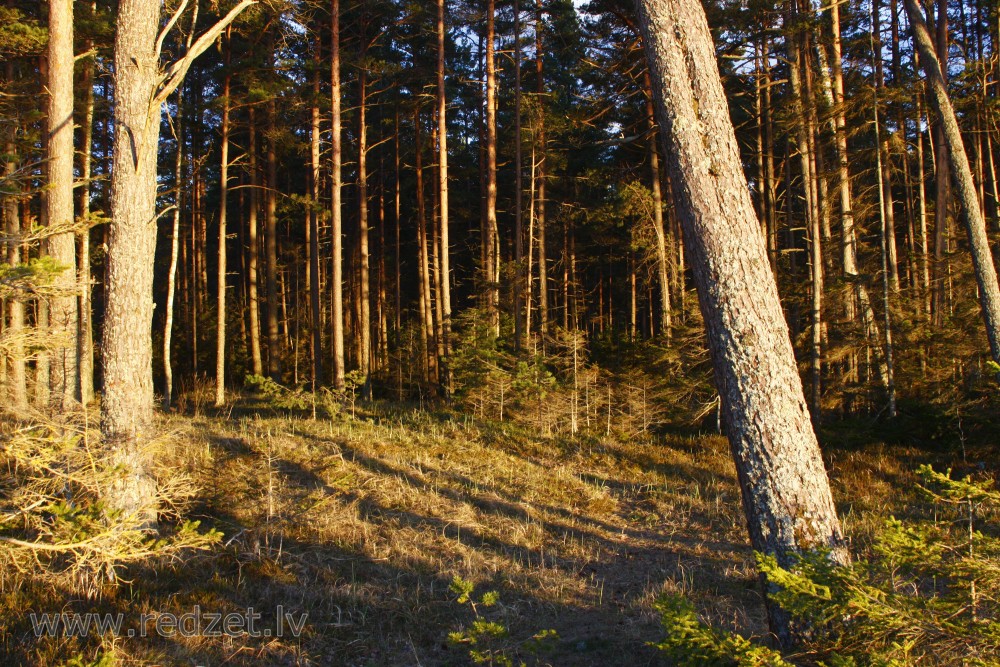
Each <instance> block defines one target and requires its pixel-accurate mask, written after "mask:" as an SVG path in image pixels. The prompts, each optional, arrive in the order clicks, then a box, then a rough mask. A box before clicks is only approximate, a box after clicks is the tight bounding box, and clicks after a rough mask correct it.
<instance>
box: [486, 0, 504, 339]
mask: <svg viewBox="0 0 1000 667" xmlns="http://www.w3.org/2000/svg"><path fill="white" fill-rule="evenodd" d="M495 26H496V1H495V0H487V2H486V230H485V231H486V234H485V236H484V238H483V243H484V244H485V250H486V254H485V265H484V267H483V268H484V273H483V275H484V279H485V282H486V311H487V314H488V317H489V321H490V328H491V329H492V331H493V335H494V336H499V335H500V284H499V280H500V276H499V275H497V271H496V267H497V263H498V261H499V256H498V252H497V250H498V247H497V243H498V239H497V109H496V105H497V99H496V98H497V93H496V88H497V72H496V53H495V41H496V34H495Z"/></svg>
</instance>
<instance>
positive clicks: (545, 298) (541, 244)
mask: <svg viewBox="0 0 1000 667" xmlns="http://www.w3.org/2000/svg"><path fill="white" fill-rule="evenodd" d="M543 26H544V24H543V23H542V0H537V3H536V5H535V94H536V96H537V100H536V103H537V106H538V128H537V129H536V130H535V132H536V134H537V136H538V141H537V143H538V147H537V149H536V150H537V153H538V166H537V168H536V180H537V183H538V185H537V186H536V187H535V233H536V234H538V330H539V332H540V333H541V334H542V341H543V342H542V345H543V347H544V341H545V336H547V335H548V333H549V268H548V266H549V261H548V255H547V253H546V247H545V204H546V203H547V202H546V201H545V180H546V173H545V168H546V160H545V156H546V154H547V153H548V147H547V146H546V138H545V113H546V110H545V106H546V105H545V102H544V100H545V78H544V76H543V75H544V68H545V52H544V51H543V50H542V28H543Z"/></svg>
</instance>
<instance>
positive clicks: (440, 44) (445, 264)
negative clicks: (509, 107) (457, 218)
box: [437, 0, 520, 395]
mask: <svg viewBox="0 0 1000 667" xmlns="http://www.w3.org/2000/svg"><path fill="white" fill-rule="evenodd" d="M444 15H445V0H438V3H437V49H438V53H437V122H438V206H439V209H440V216H439V219H440V239H441V241H440V242H441V259H440V265H441V293H440V294H439V295H438V298H439V299H440V300H441V314H442V315H441V341H440V342H441V345H442V347H443V349H444V355H443V357H442V359H441V381H442V385H443V389H444V392H445V394H446V395H447V394H450V393H451V372H450V370H449V364H448V357H449V355H450V354H451V259H450V255H451V239H450V236H449V230H448V224H449V220H450V217H449V210H448V207H449V203H448V93H447V89H446V88H445V76H444V74H445V36H446V32H447V28H446V25H445V20H444ZM518 90H519V91H520V86H518ZM518 124H519V125H518V126H520V110H519V111H518ZM518 165H520V161H518ZM518 173H520V172H518ZM518 192H520V189H519V190H518ZM519 210H520V209H519Z"/></svg>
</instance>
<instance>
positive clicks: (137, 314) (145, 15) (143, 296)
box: [101, 0, 160, 522]
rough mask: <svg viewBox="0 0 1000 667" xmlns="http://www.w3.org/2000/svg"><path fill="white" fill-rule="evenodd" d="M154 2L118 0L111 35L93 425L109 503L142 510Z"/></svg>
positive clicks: (145, 502) (151, 240)
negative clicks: (100, 377) (103, 267)
mask: <svg viewBox="0 0 1000 667" xmlns="http://www.w3.org/2000/svg"><path fill="white" fill-rule="evenodd" d="M159 19H160V5H159V3H155V2H152V3H151V2H148V0H121V2H120V3H119V5H118V19H117V33H116V35H115V58H114V62H115V100H114V101H115V104H114V109H115V112H114V121H115V140H114V153H113V158H112V167H111V223H110V226H109V229H108V255H107V277H106V286H105V290H106V306H105V315H104V338H103V350H102V352H103V354H102V359H103V370H104V394H103V397H102V400H101V427H102V430H103V432H104V436H105V438H106V439H108V440H110V441H113V442H116V443H118V448H117V453H118V456H117V458H118V463H119V464H120V465H121V466H122V468H123V471H122V475H121V478H120V481H119V484H118V486H117V488H115V489H113V490H112V492H111V499H110V500H111V504H112V506H114V507H117V508H118V509H121V510H123V511H125V512H126V513H127V514H136V515H138V516H140V517H142V518H141V519H140V521H142V522H146V521H147V520H150V519H151V520H153V521H155V514H154V516H152V517H150V516H149V513H150V512H151V510H150V505H149V503H150V501H151V500H152V496H153V493H154V490H153V489H154V484H153V481H152V479H151V478H150V477H149V475H148V474H147V472H146V471H147V469H148V466H147V462H146V461H145V460H144V457H143V454H142V450H141V447H140V446H139V439H140V437H141V436H142V434H143V432H144V431H145V430H146V429H147V428H148V427H149V426H150V424H151V423H152V420H153V372H152V370H153V369H152V363H153V360H152V356H153V355H152V341H151V338H150V328H151V326H152V319H153V253H154V251H155V250H156V149H157V145H158V142H159V136H160V108H159V105H153V104H151V103H150V101H151V100H152V99H153V98H154V96H155V93H156V86H157V81H158V79H159V69H158V67H157V54H156V50H155V41H156V33H157V27H158V24H159Z"/></svg>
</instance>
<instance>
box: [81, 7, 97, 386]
mask: <svg viewBox="0 0 1000 667" xmlns="http://www.w3.org/2000/svg"><path fill="white" fill-rule="evenodd" d="M96 11H97V3H96V1H95V2H91V3H90V13H91V15H93V14H94V13H95V12H96ZM93 47H94V43H93V40H90V39H86V40H84V42H83V51H84V53H88V52H90V51H91V50H92V49H93ZM94 60H95V59H94V56H93V55H91V56H88V57H87V58H86V60H85V62H84V65H83V77H82V80H81V82H80V85H81V86H82V88H83V99H84V102H83V118H82V120H81V123H80V130H81V132H80V147H81V150H80V176H81V178H82V179H83V182H82V183H81V185H80V218H81V219H82V221H83V224H84V228H83V230H81V231H80V232H79V241H78V242H79V246H80V247H79V251H78V253H77V281H78V283H79V288H80V294H79V306H78V312H79V319H78V321H77V359H78V360H79V375H80V401H81V402H82V403H83V404H84V405H86V404H88V403H90V401H91V400H93V398H94V326H93V324H94V322H93V308H92V305H91V289H92V288H91V284H90V283H91V276H90V196H91V170H92V169H91V168H92V165H93V158H92V156H93V148H92V147H93V143H94V106H95V96H94V70H95V69H96V65H95V62H94Z"/></svg>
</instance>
